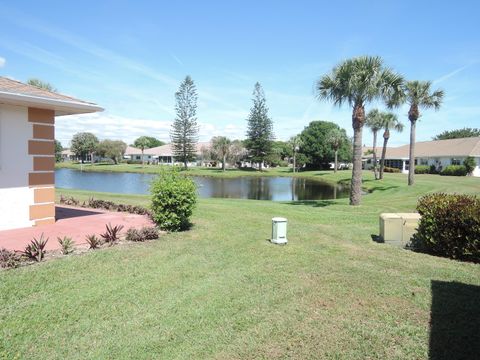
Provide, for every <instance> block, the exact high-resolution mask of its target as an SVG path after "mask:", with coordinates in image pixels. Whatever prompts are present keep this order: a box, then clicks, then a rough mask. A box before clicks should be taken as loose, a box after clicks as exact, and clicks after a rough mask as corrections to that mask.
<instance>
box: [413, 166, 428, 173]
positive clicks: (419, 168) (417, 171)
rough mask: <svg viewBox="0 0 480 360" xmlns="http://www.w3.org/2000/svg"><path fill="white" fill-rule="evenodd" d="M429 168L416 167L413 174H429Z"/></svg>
mask: <svg viewBox="0 0 480 360" xmlns="http://www.w3.org/2000/svg"><path fill="white" fill-rule="evenodd" d="M429 173H430V167H429V166H428V165H417V166H415V174H429Z"/></svg>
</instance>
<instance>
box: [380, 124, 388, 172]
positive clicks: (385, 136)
mask: <svg viewBox="0 0 480 360" xmlns="http://www.w3.org/2000/svg"><path fill="white" fill-rule="evenodd" d="M389 138H390V131H389V130H388V129H386V130H385V132H384V133H383V148H382V157H381V159H380V179H383V171H384V170H385V156H387V142H388V139H389Z"/></svg>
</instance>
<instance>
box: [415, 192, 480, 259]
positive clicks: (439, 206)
mask: <svg viewBox="0 0 480 360" xmlns="http://www.w3.org/2000/svg"><path fill="white" fill-rule="evenodd" d="M417 210H418V212H419V213H420V214H421V215H422V218H421V220H420V223H419V227H418V231H417V233H416V234H415V235H414V237H413V239H412V247H413V248H414V249H416V250H418V251H421V252H426V253H429V254H433V255H438V256H444V257H449V258H452V259H459V260H466V261H474V262H480V198H477V197H476V196H471V195H458V194H443V193H435V194H428V195H425V196H423V197H422V198H420V200H419V201H418V205H417Z"/></svg>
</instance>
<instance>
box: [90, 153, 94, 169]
mask: <svg viewBox="0 0 480 360" xmlns="http://www.w3.org/2000/svg"><path fill="white" fill-rule="evenodd" d="M93 154H94V153H93V152H92V153H90V162H91V163H92V166H93Z"/></svg>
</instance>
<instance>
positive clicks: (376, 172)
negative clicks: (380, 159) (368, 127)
mask: <svg viewBox="0 0 480 360" xmlns="http://www.w3.org/2000/svg"><path fill="white" fill-rule="evenodd" d="M377 170H378V169H377V131H376V130H375V131H374V132H373V173H374V174H375V180H378V179H379V177H378V171H377ZM380 179H381V175H380Z"/></svg>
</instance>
